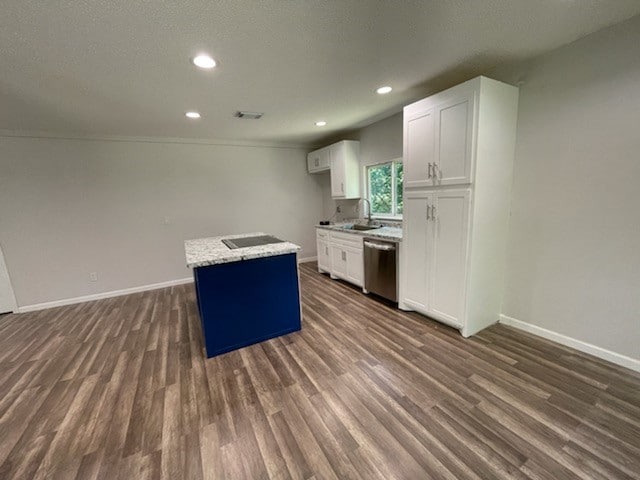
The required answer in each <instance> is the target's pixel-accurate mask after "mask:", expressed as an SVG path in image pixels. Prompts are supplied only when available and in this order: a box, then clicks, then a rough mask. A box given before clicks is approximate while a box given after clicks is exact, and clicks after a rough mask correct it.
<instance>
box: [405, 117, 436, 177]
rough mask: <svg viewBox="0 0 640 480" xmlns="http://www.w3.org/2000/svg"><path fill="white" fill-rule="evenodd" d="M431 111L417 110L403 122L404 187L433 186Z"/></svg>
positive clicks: (432, 124) (432, 120) (432, 118)
mask: <svg viewBox="0 0 640 480" xmlns="http://www.w3.org/2000/svg"><path fill="white" fill-rule="evenodd" d="M434 124H435V121H434V115H433V109H428V110H422V111H420V110H418V111H417V112H415V113H413V114H412V115H409V116H408V117H406V118H405V121H404V137H405V138H404V153H403V155H404V159H403V163H404V178H403V182H404V185H405V187H408V188H410V187H427V186H430V185H433V181H432V180H431V170H432V168H433V163H434V153H435V151H434V130H433V129H434Z"/></svg>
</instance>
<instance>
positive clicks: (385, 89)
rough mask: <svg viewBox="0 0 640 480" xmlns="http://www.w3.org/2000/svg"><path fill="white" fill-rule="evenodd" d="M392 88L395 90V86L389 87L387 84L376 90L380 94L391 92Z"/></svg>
mask: <svg viewBox="0 0 640 480" xmlns="http://www.w3.org/2000/svg"><path fill="white" fill-rule="evenodd" d="M391 90H393V88H391V87H389V86H388V85H385V86H384V87H380V88H378V89H377V90H376V93H378V94H379V95H384V94H385V93H389V92H390V91H391Z"/></svg>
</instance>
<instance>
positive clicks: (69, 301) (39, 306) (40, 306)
mask: <svg viewBox="0 0 640 480" xmlns="http://www.w3.org/2000/svg"><path fill="white" fill-rule="evenodd" d="M191 282H193V278H192V277H188V278H180V279H178V280H169V281H168V282H160V283H152V284H150V285H141V286H139V287H131V288H124V289H122V290H112V291H110V292H102V293H94V294H92V295H84V296H82V297H73V298H63V299H62V300H54V301H52V302H44V303H35V304H33V305H25V306H24V307H18V310H17V312H18V313H26V312H35V311H37V310H44V309H46V308H54V307H63V306H65V305H73V304H76V303H83V302H92V301H94V300H101V299H103V298H111V297H119V296H121V295H129V294H131V293H138V292H146V291H147V290H157V289H159V288H167V287H173V286H175V285H184V284H186V283H191Z"/></svg>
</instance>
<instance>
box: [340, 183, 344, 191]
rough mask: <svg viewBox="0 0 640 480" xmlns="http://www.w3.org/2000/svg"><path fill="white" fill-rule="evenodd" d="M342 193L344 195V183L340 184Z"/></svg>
mask: <svg viewBox="0 0 640 480" xmlns="http://www.w3.org/2000/svg"><path fill="white" fill-rule="evenodd" d="M340 191H341V192H342V193H344V183H343V182H340Z"/></svg>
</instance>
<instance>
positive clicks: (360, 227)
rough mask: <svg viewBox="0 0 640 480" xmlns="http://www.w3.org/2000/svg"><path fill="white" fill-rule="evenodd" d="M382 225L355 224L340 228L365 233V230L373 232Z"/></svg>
mask: <svg viewBox="0 0 640 480" xmlns="http://www.w3.org/2000/svg"><path fill="white" fill-rule="evenodd" d="M381 226H382V225H358V224H357V223H356V224H354V225H346V226H344V227H342V228H344V229H345V230H359V231H367V230H375V229H376V228H380V227H381Z"/></svg>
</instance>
